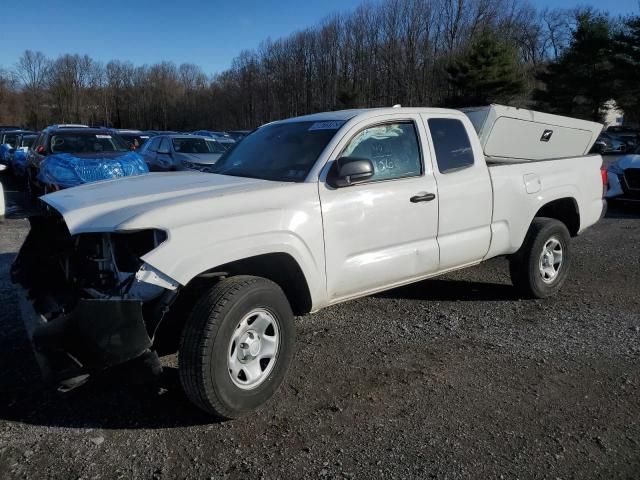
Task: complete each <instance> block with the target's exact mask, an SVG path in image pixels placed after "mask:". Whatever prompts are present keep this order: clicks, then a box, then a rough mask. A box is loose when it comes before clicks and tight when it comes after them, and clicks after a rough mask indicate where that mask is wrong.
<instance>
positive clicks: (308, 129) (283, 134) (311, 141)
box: [213, 121, 344, 182]
mask: <svg viewBox="0 0 640 480" xmlns="http://www.w3.org/2000/svg"><path fill="white" fill-rule="evenodd" d="M343 124H344V122H342V121H331V122H295V123H293V122H287V123H277V124H273V125H267V126H265V127H262V128H259V129H258V130H256V131H255V132H254V133H252V134H251V135H249V136H247V137H246V138H245V139H244V140H242V142H240V143H238V144H237V145H236V146H235V148H233V149H232V150H230V151H228V152H227V153H226V154H225V155H224V156H223V157H222V158H221V159H220V160H219V161H218V163H216V165H215V167H214V169H213V173H219V174H223V175H233V176H236V177H250V178H261V179H263V180H276V181H282V182H302V181H304V179H305V178H306V177H307V175H308V174H309V171H310V170H311V167H313V165H314V164H315V163H316V160H317V159H318V157H319V156H320V154H321V153H322V151H323V150H324V148H325V147H326V146H327V144H328V143H329V141H330V140H331V139H332V138H333V136H334V135H335V133H336V132H337V131H338V129H339V128H340V127H341V126H342V125H343Z"/></svg>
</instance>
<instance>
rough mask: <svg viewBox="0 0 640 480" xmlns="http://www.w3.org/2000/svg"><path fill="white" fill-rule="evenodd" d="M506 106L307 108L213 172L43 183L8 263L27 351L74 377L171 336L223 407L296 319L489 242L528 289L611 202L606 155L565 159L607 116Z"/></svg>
mask: <svg viewBox="0 0 640 480" xmlns="http://www.w3.org/2000/svg"><path fill="white" fill-rule="evenodd" d="M513 110H514V112H512V114H511V113H509V110H499V109H495V108H493V107H491V109H490V110H487V111H485V112H477V111H475V112H474V113H473V114H472V116H473V118H474V122H476V123H477V125H478V131H479V132H480V137H481V138H482V141H481V140H480V138H479V136H478V134H476V131H475V130H474V126H473V124H472V122H471V120H470V118H469V117H468V116H467V115H465V114H464V113H462V112H460V111H455V110H444V109H430V108H384V109H368V110H349V111H341V112H329V113H321V114H315V115H309V116H304V117H298V118H293V119H288V120H283V121H279V122H274V123H271V124H268V125H264V126H262V127H261V128H259V129H258V130H256V131H255V132H254V133H252V134H251V135H249V136H248V137H247V138H245V139H244V140H243V141H242V142H240V143H239V144H238V145H237V146H236V147H235V148H234V149H233V150H232V151H231V152H229V153H228V154H227V155H225V156H224V157H223V158H222V159H221V160H220V162H218V163H217V164H216V166H215V169H214V173H213V174H209V173H200V172H175V173H169V174H167V173H152V174H149V175H144V176H138V177H131V178H124V179H120V180H116V181H106V182H100V183H95V184H89V185H84V186H80V187H77V188H72V189H69V190H64V191H60V192H56V193H52V194H49V195H45V196H44V197H42V201H43V202H44V203H46V204H47V205H48V206H49V207H50V208H48V209H47V210H46V212H45V213H43V215H42V216H38V217H33V218H31V225H32V227H31V231H30V233H29V236H28V237H27V240H26V241H25V244H24V245H23V247H22V249H21V251H20V253H19V255H18V258H17V259H16V262H15V263H14V265H13V267H12V272H11V273H12V279H13V281H14V282H15V283H17V284H19V285H20V288H21V289H24V290H28V291H29V292H28V293H29V295H30V296H29V298H30V302H32V303H26V300H25V301H23V305H24V311H25V312H27V314H26V315H25V322H26V325H27V331H28V333H29V336H30V338H31V339H32V341H33V343H34V345H35V347H36V348H35V351H36V352H37V358H38V360H39V362H40V365H41V366H42V367H43V370H44V371H46V372H48V374H49V376H50V377H52V378H54V379H57V380H60V379H61V378H71V377H73V378H71V383H68V384H67V386H68V385H71V384H73V382H74V381H76V380H77V382H81V381H84V379H86V376H87V375H90V374H92V373H94V372H96V371H99V370H101V369H103V368H106V367H109V366H112V365H116V364H119V363H123V362H126V361H128V360H131V359H134V358H137V357H141V356H143V357H144V358H145V360H150V359H152V358H154V357H155V355H156V352H157V353H158V354H165V353H175V352H176V351H177V352H178V354H179V375H180V380H181V383H182V386H183V388H184V390H185V392H186V394H187V396H188V397H189V398H190V399H191V400H192V401H193V403H194V404H196V405H197V406H198V407H200V408H201V409H203V410H204V411H206V412H209V413H211V414H214V415H217V416H220V417H225V418H233V417H237V416H240V415H243V414H246V413H247V412H250V411H252V410H254V409H255V408H257V407H259V406H260V405H261V404H263V403H264V402H265V401H267V400H268V399H269V398H270V397H271V396H272V395H273V393H274V392H275V391H276V389H277V388H278V386H279V385H280V384H281V382H282V380H283V378H284V376H285V373H286V371H287V369H288V368H289V365H290V364H291V362H292V359H293V354H294V341H295V325H294V315H304V314H307V313H310V312H315V311H318V310H320V309H322V308H325V307H328V306H330V305H335V304H337V303H340V302H345V301H347V300H351V299H355V298H358V297H362V296H365V295H371V294H373V293H376V292H380V291H383V290H387V289H391V288H394V287H398V286H400V285H405V284H409V283H412V282H417V281H420V280H424V279H426V278H431V277H434V276H436V275H441V274H443V273H446V272H451V271H453V270H457V269H460V268H464V267H469V266H472V265H477V264H479V263H480V262H483V261H485V260H487V259H490V258H493V257H497V256H507V257H508V258H509V260H510V270H511V277H512V280H513V283H514V285H515V286H516V287H517V288H518V289H519V291H520V292H522V295H524V296H528V297H537V298H544V297H547V296H549V295H553V294H555V293H557V292H558V291H559V289H560V288H561V286H562V285H563V283H564V282H565V281H566V279H567V276H568V274H569V265H570V263H571V257H572V251H571V237H574V236H576V235H578V234H580V233H582V232H583V231H584V230H585V229H587V228H588V227H589V226H591V225H593V224H594V223H596V222H597V221H598V220H599V219H600V217H601V215H602V213H603V210H604V201H603V199H602V193H603V184H602V175H601V171H600V167H601V165H602V158H601V157H600V156H599V155H587V156H584V155H583V156H575V155H573V154H574V153H575V152H576V151H577V152H587V151H589V149H590V148H591V147H592V145H593V142H594V141H595V138H596V137H597V135H598V132H599V130H600V129H601V126H600V125H598V124H590V123H588V122H587V123H585V122H582V123H581V122H580V121H577V120H576V121H572V120H571V119H566V118H565V119H562V118H550V116H545V115H544V114H537V113H535V112H526V111H520V112H516V111H515V110H516V109H513ZM487 112H488V115H487ZM500 112H503V113H500ZM523 112H524V113H523ZM510 115H511V116H510ZM518 116H520V117H522V118H516V117H518ZM536 119H537V120H536ZM494 123H495V125H498V123H499V128H496V127H495V125H494ZM550 125H556V127H552V128H550ZM561 125H564V126H561ZM574 127H575V128H574ZM554 129H555V130H554ZM575 130H579V131H575ZM490 131H500V132H502V133H501V135H505V137H504V138H503V139H500V138H498V139H496V138H495V137H494V136H493V134H491V133H489V132H490ZM570 139H573V140H570ZM483 148H484V149H487V150H490V151H491V154H492V159H497V160H495V161H494V160H492V159H489V160H487V159H486V157H485V153H484V152H483ZM518 148H520V149H521V151H518ZM509 152H515V153H518V154H519V155H518V157H519V158H517V159H513V161H509V160H508V158H507V156H508V154H509ZM558 152H567V154H568V155H570V156H568V157H567V158H558V156H559V155H558ZM544 155H546V156H547V157H548V158H549V160H545V159H542V156H544ZM534 157H535V159H534V161H528V160H527V158H530V159H531V158H534ZM25 293H26V292H23V295H21V296H22V297H23V298H26V295H25ZM45 299H46V301H44V300H45ZM41 300H43V301H41ZM358 348H365V349H366V348H368V347H367V346H366V345H364V346H362V345H361V346H359V347H358ZM65 356H66V357H68V358H66V357H65ZM74 379H76V380H74Z"/></svg>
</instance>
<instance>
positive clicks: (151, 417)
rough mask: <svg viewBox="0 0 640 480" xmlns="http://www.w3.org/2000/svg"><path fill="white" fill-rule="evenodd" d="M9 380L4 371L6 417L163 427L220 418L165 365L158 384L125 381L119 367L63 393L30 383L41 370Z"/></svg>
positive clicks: (0, 387) (1, 392) (0, 393)
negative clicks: (198, 404) (191, 396)
mask: <svg viewBox="0 0 640 480" xmlns="http://www.w3.org/2000/svg"><path fill="white" fill-rule="evenodd" d="M28 361H32V362H34V361H33V360H31V359H28V358H23V359H21V361H20V363H21V364H24V363H27V362H28ZM34 363H35V362H34ZM34 368H35V365H34ZM18 375H19V373H18ZM7 380H9V379H8V378H7V377H6V376H3V378H2V379H1V383H0V419H2V420H8V421H13V422H20V423H26V424H31V425H42V426H51V427H65V428H100V429H122V428H127V429H143V428H144V429H159V428H172V427H185V426H193V425H204V424H212V423H218V422H217V421H216V420H215V419H213V418H212V417H210V416H207V415H206V414H204V413H202V412H200V411H199V410H198V409H196V408H195V407H194V406H193V405H192V404H191V403H189V401H188V400H187V398H186V397H185V396H184V394H183V393H182V389H181V388H180V385H179V382H178V375H177V369H176V368H171V367H169V368H166V369H165V371H164V373H163V377H162V379H161V381H160V382H158V383H155V384H147V385H126V384H124V385H123V383H122V382H119V381H118V379H117V374H116V372H111V373H110V374H109V375H104V376H102V377H99V378H94V379H92V380H91V381H89V382H88V383H87V384H85V385H83V386H81V387H78V388H77V389H76V390H74V391H72V392H69V393H64V394H63V393H58V392H56V391H55V390H54V389H53V387H49V388H40V387H33V386H31V385H39V384H40V383H41V380H40V379H39V378H38V377H37V376H36V375H33V376H32V377H31V378H29V379H24V378H23V379H21V380H27V381H26V382H25V383H24V384H22V385H19V386H16V385H15V383H14V384H13V385H11V384H7ZM14 380H15V379H14Z"/></svg>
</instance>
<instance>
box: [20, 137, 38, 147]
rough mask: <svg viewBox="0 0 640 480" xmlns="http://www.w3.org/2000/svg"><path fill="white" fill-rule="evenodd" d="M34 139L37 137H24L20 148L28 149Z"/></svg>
mask: <svg viewBox="0 0 640 480" xmlns="http://www.w3.org/2000/svg"><path fill="white" fill-rule="evenodd" d="M36 137H37V135H25V136H24V137H22V142H21V144H22V146H23V147H30V146H31V145H33V142H35V141H36Z"/></svg>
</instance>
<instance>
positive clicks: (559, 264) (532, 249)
mask: <svg viewBox="0 0 640 480" xmlns="http://www.w3.org/2000/svg"><path fill="white" fill-rule="evenodd" d="M570 242H571V236H570V235H569V230H568V229H567V227H566V226H565V225H564V224H563V223H562V222H560V221H558V220H555V219H553V218H535V219H534V220H533V222H532V223H531V227H529V231H528V232H527V236H526V237H525V240H524V243H523V244H522V247H520V250H518V251H517V252H516V253H515V254H513V255H512V256H511V258H510V259H509V270H510V273H511V281H512V282H513V285H514V286H515V287H516V288H517V289H518V290H519V291H520V292H521V293H522V294H523V295H525V296H527V297H534V298H545V297H549V296H551V295H554V294H555V293H557V292H558V290H560V288H561V287H562V285H563V284H564V282H565V280H566V278H567V275H568V273H569V266H570V261H571V251H570Z"/></svg>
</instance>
